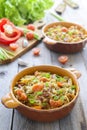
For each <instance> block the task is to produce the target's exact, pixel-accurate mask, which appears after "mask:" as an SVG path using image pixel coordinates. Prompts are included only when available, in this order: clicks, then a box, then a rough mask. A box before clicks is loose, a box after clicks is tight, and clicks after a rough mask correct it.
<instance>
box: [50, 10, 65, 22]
mask: <svg viewBox="0 0 87 130" xmlns="http://www.w3.org/2000/svg"><path fill="white" fill-rule="evenodd" d="M50 13H51V14H52V15H53V16H54V17H55V18H56V19H58V20H59V21H65V20H64V19H63V18H62V17H61V16H60V15H58V14H55V13H53V12H50Z"/></svg>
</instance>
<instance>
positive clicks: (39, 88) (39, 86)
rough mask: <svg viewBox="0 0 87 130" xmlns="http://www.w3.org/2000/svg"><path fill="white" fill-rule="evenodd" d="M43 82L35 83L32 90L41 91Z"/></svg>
mask: <svg viewBox="0 0 87 130" xmlns="http://www.w3.org/2000/svg"><path fill="white" fill-rule="evenodd" d="M43 87H44V86H43V84H34V85H33V87H32V90H33V91H34V92H37V91H41V90H42V89H43Z"/></svg>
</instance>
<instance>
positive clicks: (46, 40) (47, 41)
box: [43, 37, 57, 44]
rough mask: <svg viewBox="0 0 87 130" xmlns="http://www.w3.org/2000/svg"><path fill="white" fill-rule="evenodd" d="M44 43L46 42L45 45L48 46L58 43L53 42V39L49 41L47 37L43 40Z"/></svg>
mask: <svg viewBox="0 0 87 130" xmlns="http://www.w3.org/2000/svg"><path fill="white" fill-rule="evenodd" d="M43 42H44V43H47V44H55V43H57V42H56V41H54V40H52V39H49V38H48V37H45V38H44V39H43Z"/></svg>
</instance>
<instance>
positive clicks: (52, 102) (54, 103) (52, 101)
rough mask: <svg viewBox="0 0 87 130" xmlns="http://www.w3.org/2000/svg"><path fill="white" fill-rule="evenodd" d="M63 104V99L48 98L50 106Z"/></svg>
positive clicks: (54, 106)
mask: <svg viewBox="0 0 87 130" xmlns="http://www.w3.org/2000/svg"><path fill="white" fill-rule="evenodd" d="M62 105H63V101H62V100H60V99H58V101H54V100H53V99H50V106H51V107H52V108H56V107H60V106H62Z"/></svg>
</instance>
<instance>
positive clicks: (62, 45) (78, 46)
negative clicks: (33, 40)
mask: <svg viewBox="0 0 87 130" xmlns="http://www.w3.org/2000/svg"><path fill="white" fill-rule="evenodd" d="M54 25H62V26H65V27H67V28H68V27H70V26H77V28H78V29H82V30H83V31H84V33H85V34H87V31H86V29H84V28H83V27H82V26H80V25H78V24H75V23H70V22H54V23H50V24H48V25H46V26H44V27H43V29H42V33H43V35H44V37H45V38H44V40H43V42H44V43H45V45H46V46H47V47H48V48H49V49H50V50H52V51H55V52H58V53H66V54H69V53H76V52H80V51H81V50H82V49H83V48H84V46H85V44H86V42H87V38H85V39H84V40H81V41H79V42H75V43H68V42H60V41H55V40H52V39H50V38H48V37H47V36H46V33H45V32H46V30H47V29H48V28H50V27H53V26H54Z"/></svg>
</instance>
